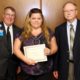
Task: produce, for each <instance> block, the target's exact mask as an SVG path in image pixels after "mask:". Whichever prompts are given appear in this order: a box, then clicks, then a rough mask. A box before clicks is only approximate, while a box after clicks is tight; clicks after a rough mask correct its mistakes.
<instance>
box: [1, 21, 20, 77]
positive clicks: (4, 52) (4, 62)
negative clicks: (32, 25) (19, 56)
mask: <svg viewBox="0 0 80 80" xmlns="http://www.w3.org/2000/svg"><path fill="white" fill-rule="evenodd" d="M1 31H3V35H2V33H1ZM19 33H20V29H19V28H18V27H17V26H16V25H13V38H14V39H15V38H16V34H19ZM12 56H13V57H12ZM10 57H12V58H13V59H14V60H16V57H15V56H14V55H9V52H8V49H7V39H6V31H5V28H4V24H3V22H0V77H3V76H4V75H5V73H6V71H7V68H8V61H9V59H10Z"/></svg>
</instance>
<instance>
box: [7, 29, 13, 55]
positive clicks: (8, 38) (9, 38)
mask: <svg viewBox="0 0 80 80" xmlns="http://www.w3.org/2000/svg"><path fill="white" fill-rule="evenodd" d="M7 48H8V51H9V53H10V54H11V53H12V46H11V35H10V31H9V27H8V28H7Z"/></svg>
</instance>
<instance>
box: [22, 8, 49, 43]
mask: <svg viewBox="0 0 80 80" xmlns="http://www.w3.org/2000/svg"><path fill="white" fill-rule="evenodd" d="M33 13H39V14H40V15H41V17H42V20H43V21H42V25H41V28H42V32H43V34H44V36H45V38H46V40H47V42H48V43H49V38H50V34H49V31H48V28H47V26H46V23H45V20H44V16H43V14H42V11H41V9H38V8H33V9H31V10H30V11H29V13H28V15H27V17H26V19H25V23H24V30H23V32H22V36H23V39H29V38H30V37H31V31H32V29H31V25H30V21H29V18H30V17H31V16H32V14H33Z"/></svg>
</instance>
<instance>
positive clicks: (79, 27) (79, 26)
mask: <svg viewBox="0 0 80 80" xmlns="http://www.w3.org/2000/svg"><path fill="white" fill-rule="evenodd" d="M79 37H80V21H79V20H78V21H77V26H76V33H75V38H74V45H73V49H74V47H76V44H77V43H78V41H79Z"/></svg>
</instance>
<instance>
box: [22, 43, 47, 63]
mask: <svg viewBox="0 0 80 80" xmlns="http://www.w3.org/2000/svg"><path fill="white" fill-rule="evenodd" d="M44 48H45V44H38V45H32V46H25V47H24V48H23V49H24V54H25V56H26V57H27V58H29V59H33V60H35V61H36V62H43V61H47V56H46V55H44Z"/></svg>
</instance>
